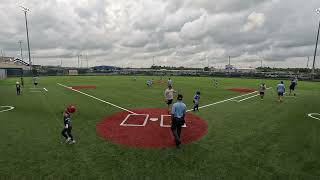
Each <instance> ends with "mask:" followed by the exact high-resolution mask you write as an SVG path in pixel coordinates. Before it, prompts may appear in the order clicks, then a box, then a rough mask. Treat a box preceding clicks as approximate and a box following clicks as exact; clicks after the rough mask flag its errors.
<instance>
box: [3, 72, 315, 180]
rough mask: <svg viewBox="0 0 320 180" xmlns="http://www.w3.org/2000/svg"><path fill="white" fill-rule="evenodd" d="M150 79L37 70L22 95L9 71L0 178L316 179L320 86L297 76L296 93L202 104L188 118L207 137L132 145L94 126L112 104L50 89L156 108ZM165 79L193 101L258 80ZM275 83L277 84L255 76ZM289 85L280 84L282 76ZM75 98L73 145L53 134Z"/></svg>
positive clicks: (159, 101) (156, 89)
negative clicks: (172, 144) (177, 144)
mask: <svg viewBox="0 0 320 180" xmlns="http://www.w3.org/2000/svg"><path fill="white" fill-rule="evenodd" d="M152 78H153V79H154V80H155V81H157V80H159V77H145V76H144V77H137V81H133V80H132V77H130V76H100V77H40V79H39V82H40V87H45V88H46V89H47V90H48V92H40V93H37V92H30V90H29V88H31V87H32V85H31V79H30V78H29V79H28V78H25V84H26V85H25V88H24V89H23V92H22V95H21V96H17V95H16V94H15V81H16V80H17V79H16V78H8V79H6V80H1V81H0V106H4V105H8V106H14V107H15V109H14V110H12V111H8V112H2V113H0V179H9V178H13V179H72V178H73V179H307V180H311V179H320V121H318V120H316V119H312V118H309V117H308V116H307V114H308V113H320V83H312V82H299V83H298V87H297V97H296V98H292V97H288V96H285V99H284V102H283V103H278V102H277V101H276V98H277V96H276V93H275V90H274V88H273V89H271V90H268V91H267V93H266V97H265V101H263V102H262V101H260V100H259V99H258V97H254V98H251V99H248V100H246V101H243V102H240V103H237V102H233V101H228V102H224V103H221V104H217V105H215V106H211V107H207V108H203V109H201V110H200V112H197V115H199V116H200V117H202V118H203V119H204V120H205V121H206V122H207V123H208V134H207V135H205V136H204V137H202V138H201V139H200V140H199V141H196V142H193V143H190V144H187V145H183V146H182V149H176V148H164V149H139V148H131V147H126V146H123V145H118V144H113V143H111V142H109V141H106V140H104V139H102V138H101V137H100V136H99V135H98V134H97V133H96V125H97V123H99V122H100V121H101V120H102V118H103V117H105V116H107V115H111V114H113V113H115V112H119V111H120V110H119V109H117V108H115V107H112V106H109V105H107V104H104V103H102V102H99V101H97V100H95V99H92V98H89V97H87V96H84V95H82V94H80V93H77V92H74V91H71V90H69V89H66V88H63V87H61V86H58V85H57V83H62V84H65V85H67V86H71V85H95V86H97V89H87V90H81V91H83V92H85V93H88V94H90V95H93V96H95V97H98V98H100V99H103V100H106V101H109V102H112V103H114V104H116V105H119V106H122V107H125V108H151V107H159V108H164V107H165V104H164V102H163V92H164V89H165V86H164V85H160V84H154V86H153V87H152V88H148V87H146V85H145V82H146V80H147V79H152ZM218 80H219V87H218V88H214V87H213V86H212V78H204V77H173V81H174V88H175V90H179V92H180V93H182V94H183V95H184V97H185V103H186V104H187V106H188V107H189V108H192V96H193V94H194V92H195V91H196V90H198V89H199V90H200V91H201V104H200V106H201V105H206V104H210V103H214V102H217V101H221V100H225V99H228V98H231V97H234V96H238V95H241V94H240V93H237V92H231V91H228V90H226V89H228V88H238V87H243V88H254V89H257V87H258V86H259V83H260V82H261V80H252V79H228V78H219V79H218ZM264 82H266V83H267V86H269V87H270V86H272V87H275V86H276V84H277V83H278V82H279V81H275V80H264ZM285 83H286V86H287V88H288V86H289V84H288V83H289V81H288V80H286V81H285ZM68 104H75V105H76V106H77V110H78V112H77V113H75V114H74V116H73V135H74V136H75V139H76V140H77V143H76V144H75V145H67V144H65V143H64V139H63V138H62V136H61V135H60V132H61V128H62V125H63V119H62V114H61V112H62V111H63V109H64V108H65V107H66V106H67V105H68ZM189 108H188V109H189Z"/></svg>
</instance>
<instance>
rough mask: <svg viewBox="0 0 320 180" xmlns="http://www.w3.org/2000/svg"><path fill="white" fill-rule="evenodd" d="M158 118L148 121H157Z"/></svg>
mask: <svg viewBox="0 0 320 180" xmlns="http://www.w3.org/2000/svg"><path fill="white" fill-rule="evenodd" d="M158 120H159V119H158V118H150V121H158Z"/></svg>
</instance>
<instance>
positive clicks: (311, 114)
mask: <svg viewBox="0 0 320 180" xmlns="http://www.w3.org/2000/svg"><path fill="white" fill-rule="evenodd" d="M314 115H317V116H319V117H320V114H319V113H309V114H308V116H309V117H311V118H313V119H316V120H319V121H320V118H317V117H314Z"/></svg>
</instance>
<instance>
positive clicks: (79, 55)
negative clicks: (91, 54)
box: [78, 54, 82, 69]
mask: <svg viewBox="0 0 320 180" xmlns="http://www.w3.org/2000/svg"><path fill="white" fill-rule="evenodd" d="M80 57H82V55H81V54H78V68H79V69H80ZM81 64H82V63H81Z"/></svg>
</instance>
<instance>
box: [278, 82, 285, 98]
mask: <svg viewBox="0 0 320 180" xmlns="http://www.w3.org/2000/svg"><path fill="white" fill-rule="evenodd" d="M285 92H286V87H285V86H284V84H283V81H281V82H280V84H278V85H277V93H278V101H279V102H282V101H283V95H284V93H285Z"/></svg>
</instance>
